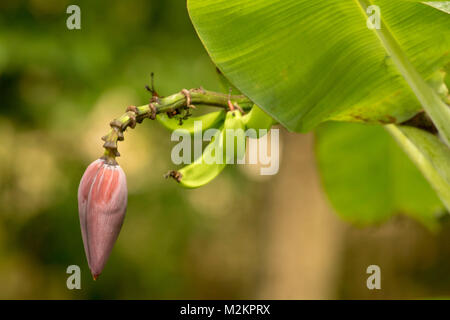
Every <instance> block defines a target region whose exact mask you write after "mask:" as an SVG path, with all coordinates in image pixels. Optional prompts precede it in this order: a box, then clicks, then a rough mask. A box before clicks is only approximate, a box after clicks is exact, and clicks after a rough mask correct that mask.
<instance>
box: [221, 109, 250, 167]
mask: <svg viewBox="0 0 450 320" xmlns="http://www.w3.org/2000/svg"><path fill="white" fill-rule="evenodd" d="M224 129H225V137H224V143H223V144H224V146H225V150H224V161H225V162H226V163H227V164H233V163H236V161H237V160H241V159H243V158H244V157H245V122H244V117H243V116H242V114H241V112H240V111H239V110H237V109H236V110H233V111H228V112H227V115H226V117H225V124H224ZM231 149H232V150H233V155H232V156H230V155H228V153H229V152H225V151H226V150H231Z"/></svg>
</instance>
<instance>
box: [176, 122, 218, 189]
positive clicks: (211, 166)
mask: <svg viewBox="0 0 450 320" xmlns="http://www.w3.org/2000/svg"><path fill="white" fill-rule="evenodd" d="M224 135H225V131H224V128H223V127H222V128H221V130H220V131H217V132H216V134H215V135H214V137H213V138H212V139H211V142H210V143H209V144H208V145H207V146H206V148H205V150H204V151H203V154H202V155H201V157H199V158H197V159H196V160H195V161H194V162H193V163H191V164H189V165H187V166H185V167H183V168H182V169H180V170H179V171H171V172H170V173H169V176H171V177H173V178H174V179H175V180H176V181H178V182H179V183H180V185H182V186H183V187H185V188H190V189H193V188H198V187H201V186H203V185H205V184H207V183H209V182H211V181H212V180H213V179H214V178H215V177H217V176H218V175H219V174H220V173H221V172H222V170H223V169H224V168H225V167H226V162H224V161H221V160H222V159H220V158H219V159H218V157H216V154H215V152H216V151H217V150H222V152H224V144H223V142H224ZM207 157H212V158H215V159H211V158H207ZM217 160H219V161H217Z"/></svg>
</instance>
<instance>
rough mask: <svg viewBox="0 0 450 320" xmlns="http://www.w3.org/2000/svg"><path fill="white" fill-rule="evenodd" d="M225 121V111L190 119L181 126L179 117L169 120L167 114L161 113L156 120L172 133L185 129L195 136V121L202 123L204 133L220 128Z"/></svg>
mask: <svg viewBox="0 0 450 320" xmlns="http://www.w3.org/2000/svg"><path fill="white" fill-rule="evenodd" d="M224 119H225V111H224V110H221V111H215V112H210V113H207V114H204V115H201V116H198V117H189V118H187V119H186V120H183V121H182V123H181V124H180V119H179V118H177V117H172V118H169V116H168V115H167V114H166V113H160V114H158V115H157V116H156V120H157V121H158V122H159V123H161V124H162V125H163V126H164V127H165V128H167V129H169V130H170V131H174V130H177V129H184V130H187V131H188V132H189V134H191V135H192V134H194V132H195V121H201V122H202V131H205V130H207V129H211V128H218V127H220V125H221V124H222V122H223V120H224Z"/></svg>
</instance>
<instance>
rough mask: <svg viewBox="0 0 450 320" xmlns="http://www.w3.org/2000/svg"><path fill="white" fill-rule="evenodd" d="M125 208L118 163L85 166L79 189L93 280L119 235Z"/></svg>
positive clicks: (121, 172)
mask: <svg viewBox="0 0 450 320" xmlns="http://www.w3.org/2000/svg"><path fill="white" fill-rule="evenodd" d="M126 209H127V183H126V177H125V173H124V172H123V170H122V168H121V167H120V166H119V165H117V164H108V163H107V162H106V161H105V160H102V159H98V160H96V161H94V162H93V163H91V164H90V165H89V166H88V168H87V169H86V171H85V173H84V175H83V177H82V179H81V182H80V187H79V189H78V210H79V216H80V225H81V235H82V238H83V243H84V249H85V253H86V257H87V261H88V264H89V268H90V269H91V273H92V276H93V278H94V280H96V279H97V278H98V277H99V275H100V273H101V272H102V270H103V268H104V266H105V264H106V261H107V260H108V257H109V255H110V253H111V250H112V248H113V246H114V243H115V242H116V240H117V237H118V236H119V232H120V229H121V227H122V223H123V220H124V218H125V212H126Z"/></svg>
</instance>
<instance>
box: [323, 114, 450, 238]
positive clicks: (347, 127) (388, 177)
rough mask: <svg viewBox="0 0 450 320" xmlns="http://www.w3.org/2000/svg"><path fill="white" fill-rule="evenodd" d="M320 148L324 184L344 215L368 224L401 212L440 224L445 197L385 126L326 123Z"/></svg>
mask: <svg viewBox="0 0 450 320" xmlns="http://www.w3.org/2000/svg"><path fill="white" fill-rule="evenodd" d="M316 153H317V159H318V165H319V171H320V174H321V176H322V180H323V184H324V187H325V190H326V192H327V194H328V196H329V199H330V201H331V203H332V205H333V207H334V208H335V209H336V211H337V212H338V213H339V214H340V215H341V217H343V218H344V219H345V220H347V221H351V222H353V223H356V224H360V225H368V224H371V223H377V222H382V221H385V220H387V219H388V218H389V217H391V216H392V215H393V214H398V213H401V214H406V215H409V216H412V217H414V218H416V219H418V220H419V221H421V222H423V223H425V225H427V226H428V227H429V228H432V229H434V228H436V227H437V223H436V220H435V219H436V217H437V215H438V213H440V212H442V211H443V210H444V207H443V205H442V203H441V202H440V201H439V199H438V197H437V196H436V194H435V192H434V191H433V190H432V189H431V187H430V186H429V184H428V182H427V181H426V180H425V178H424V177H423V176H422V174H421V173H420V171H419V170H418V169H417V168H416V167H415V166H414V164H413V163H412V162H411V160H410V159H409V158H408V156H407V155H406V154H405V153H404V152H403V151H402V150H401V149H400V148H399V147H398V145H397V144H396V142H395V140H394V139H393V138H392V137H391V136H390V135H389V133H388V132H387V131H386V130H385V129H384V128H383V127H380V126H367V125H361V124H349V123H336V122H329V123H326V124H323V125H321V126H320V128H319V129H318V130H317V144H316Z"/></svg>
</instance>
